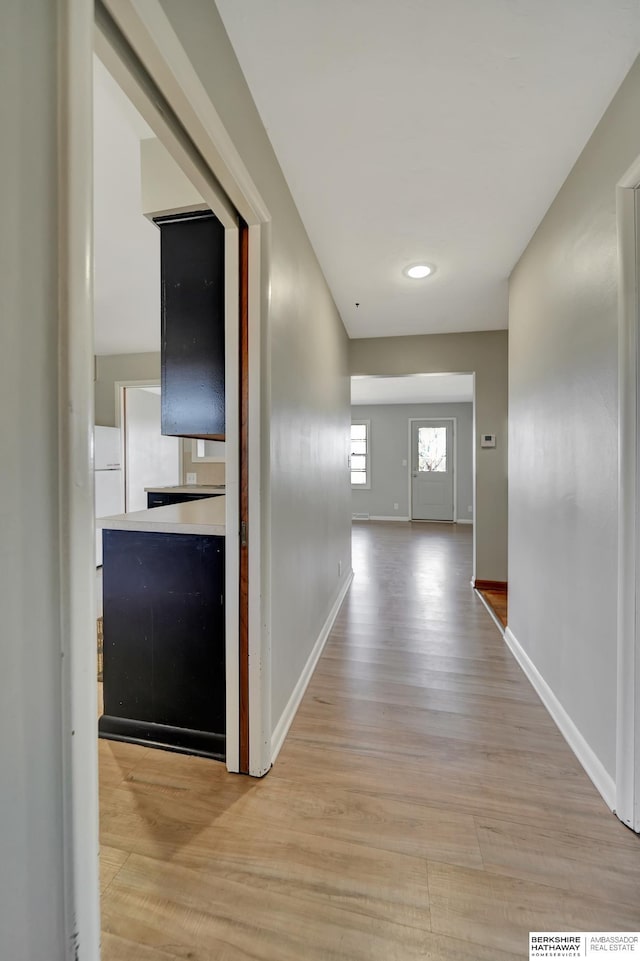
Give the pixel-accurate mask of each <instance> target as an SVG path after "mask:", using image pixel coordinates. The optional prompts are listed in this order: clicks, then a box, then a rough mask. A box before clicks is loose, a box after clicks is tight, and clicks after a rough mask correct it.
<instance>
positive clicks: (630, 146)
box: [509, 62, 640, 777]
mask: <svg viewBox="0 0 640 961" xmlns="http://www.w3.org/2000/svg"><path fill="white" fill-rule="evenodd" d="M639 112H640V63H638V62H636V64H635V65H634V67H633V68H632V70H631V72H630V73H629V75H628V77H627V79H626V80H625V82H624V83H623V85H622V87H621V88H620V91H619V92H618V94H617V95H616V97H615V98H614V100H613V102H612V104H611V106H610V107H609V109H608V110H607V112H606V113H605V115H604V117H603V119H602V121H601V122H600V124H599V125H598V127H597V128H596V130H595V132H594V134H593V136H592V138H591V140H590V141H589V143H588V144H587V146H586V147H585V149H584V152H583V153H582V155H581V157H580V158H579V160H578V162H577V163H576V165H575V167H574V169H573V170H572V172H571V174H570V175H569V177H568V178H567V180H566V182H565V184H564V186H563V187H562V189H561V190H560V192H559V194H558V196H557V197H556V199H555V201H554V203H553V204H552V206H551V208H550V209H549V211H548V213H547V215H546V216H545V218H544V220H543V221H542V223H541V225H540V227H539V228H538V230H537V232H536V234H535V235H534V237H533V239H532V240H531V242H530V244H529V246H528V247H527V249H526V251H525V252H524V254H523V256H522V259H521V260H520V262H519V263H518V265H517V266H516V268H515V270H514V272H513V275H512V277H511V284H510V308H509V309H510V320H509V324H510V333H509V384H510V387H509V411H510V430H509V437H510V442H509V490H510V494H509V625H510V628H511V631H512V633H513V635H514V637H515V638H516V640H517V642H518V643H519V644H520V645H521V647H522V648H523V649H524V651H525V652H526V654H527V655H528V656H529V658H530V659H531V660H532V661H533V664H534V665H535V667H536V668H537V670H538V671H539V673H540V674H541V675H542V677H543V678H544V680H545V681H546V683H547V684H548V685H549V687H550V688H551V690H552V692H553V694H554V695H555V697H556V698H557V699H558V701H559V702H560V705H561V706H562V708H563V709H564V710H565V711H566V712H567V714H568V715H569V717H570V718H571V720H572V721H573V723H574V724H575V725H576V727H577V728H578V730H579V732H580V733H581V735H582V736H583V738H584V739H585V741H586V743H587V745H588V749H589V750H590V751H591V752H593V754H594V755H595V757H596V758H597V760H598V761H599V762H600V764H601V765H602V766H603V767H604V769H605V770H606V772H607V773H608V775H610V776H611V777H614V776H615V748H616V745H615V725H616V591H617V577H616V565H617V556H616V555H617V514H616V512H617V487H618V473H617V432H618V399H617V389H618V383H617V381H618V377H617V295H618V289H617V269H618V268H617V263H618V255H617V240H616V211H615V187H616V183H617V181H618V180H619V179H620V177H621V176H622V175H623V173H624V172H625V171H626V169H627V168H628V167H629V166H630V165H631V163H632V162H633V161H634V160H635V159H636V157H637V156H638V155H639V154H640V124H638V116H639Z"/></svg>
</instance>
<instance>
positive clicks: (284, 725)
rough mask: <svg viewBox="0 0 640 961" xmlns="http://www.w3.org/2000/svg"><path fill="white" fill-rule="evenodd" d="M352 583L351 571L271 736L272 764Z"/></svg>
mask: <svg viewBox="0 0 640 961" xmlns="http://www.w3.org/2000/svg"><path fill="white" fill-rule="evenodd" d="M352 581H353V571H352V570H351V571H349V572H348V573H347V575H346V577H345V578H344V580H343V583H342V586H341V588H340V591H339V593H338V596H337V598H336V600H335V602H334V604H333V607H332V608H331V610H330V611H329V614H328V616H327V619H326V621H325V622H324V624H323V626H322V630H321V631H320V634H319V636H318V640H317V641H316V642H315V644H314V645H313V648H312V650H311V654H310V655H309V659H308V660H307V663H306V664H305V666H304V670H303V672H302V674H301V675H300V678H299V680H298V683H297V684H296V686H295V687H294V689H293V692H292V694H291V697H290V698H289V701H288V703H287V706H286V707H285V709H284V711H283V712H282V714H281V715H280V720H279V721H278V723H277V724H276V726H275V728H274V730H273V734H272V735H271V763H272V764H273V763H274V761H275V759H276V758H277V756H278V754H279V753H280V749H281V747H282V745H283V744H284V739H285V738H286V736H287V732H288V730H289V728H290V727H291V724H292V722H293V719H294V717H295V716H296V711H297V710H298V708H299V706H300V702H301V701H302V698H303V697H304V693H305V691H306V690H307V687H308V685H309V681H310V680H311V677H312V675H313V672H314V670H315V668H316V664H317V663H318V660H319V659H320V655H321V654H322V652H323V650H324V646H325V644H326V643H327V638H328V637H329V634H330V633H331V628H332V627H333V625H334V623H335V619H336V617H337V616H338V611H339V610H340V608H341V607H342V602H343V601H344V599H345V597H346V595H347V591H348V590H349V588H350V587H351V582H352Z"/></svg>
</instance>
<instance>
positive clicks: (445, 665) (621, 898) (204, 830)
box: [100, 523, 640, 961]
mask: <svg viewBox="0 0 640 961" xmlns="http://www.w3.org/2000/svg"><path fill="white" fill-rule="evenodd" d="M471 538H472V531H471V528H470V527H462V526H455V525H454V526H452V525H434V524H392V523H389V524H380V523H379V524H358V525H355V526H354V530H353V567H354V571H355V580H354V582H353V585H352V588H351V590H350V592H349V595H348V596H347V599H346V600H345V603H344V605H343V607H342V609H341V611H340V614H339V616H338V619H337V621H336V624H335V627H334V630H333V631H332V634H331V636H330V639H329V641H328V643H327V646H326V648H325V652H324V654H323V656H322V658H321V660H320V663H319V665H318V668H317V670H316V672H315V675H314V677H313V679H312V681H311V684H310V686H309V689H308V691H307V694H306V696H305V698H304V700H303V703H302V706H301V708H300V710H299V712H298V715H297V717H296V719H295V721H294V724H293V726H292V729H291V732H290V734H289V736H288V738H287V740H286V742H285V745H284V747H283V749H282V752H281V754H280V757H279V758H278V760H277V762H276V765H275V767H274V769H273V771H272V772H271V773H270V774H269V775H268V776H267V777H265V778H263V779H262V780H261V781H255V780H250V779H248V778H241V777H237V776H233V775H228V774H227V773H226V772H225V771H224V769H223V768H222V766H221V765H216V764H212V763H211V762H209V761H205V760H201V759H198V758H190V757H185V756H181V755H170V754H164V753H162V752H157V751H152V750H149V749H144V748H138V747H134V746H130V745H125V744H117V743H114V742H107V741H101V742H100V764H101V767H100V776H101V834H102V844H103V848H102V860H103V901H102V911H103V927H104V931H105V935H104V942H103V958H104V959H105V961H134V959H135V961H176V959H185V958H190V959H192V961H214V959H215V961H248V959H260V961H302V959H304V961H307V959H309V961H414V959H415V961H418V959H421V961H424V959H431V961H507V959H512V958H513V959H515V958H525V957H526V956H527V952H528V932H529V931H530V930H551V931H553V930H556V931H557V930H600V931H607V930H636V931H637V930H639V929H640V839H639V838H637V837H636V836H634V835H633V834H631V832H629V831H628V830H627V829H626V828H625V827H623V826H622V825H621V824H620V822H619V821H617V819H616V818H615V817H614V816H613V815H612V814H611V813H610V812H609V811H608V810H607V809H606V807H605V805H604V803H603V802H602V800H601V799H600V797H599V795H598V794H597V792H596V791H595V788H593V786H592V785H591V782H590V781H589V779H588V778H587V776H586V775H585V774H584V772H583V771H582V768H581V767H580V765H579V764H578V762H577V760H576V759H575V758H574V756H573V754H572V753H571V751H570V749H569V748H568V747H567V745H566V744H565V742H564V740H563V739H562V737H561V735H560V734H559V733H558V731H557V729H556V728H555V725H554V724H553V722H552V721H551V719H550V718H549V716H548V714H547V712H546V710H545V709H544V708H543V707H542V705H541V704H540V702H539V700H538V698H537V695H536V694H535V693H534V691H533V690H532V688H531V687H530V685H529V683H528V681H527V680H526V679H525V677H524V675H523V674H522V672H521V671H520V668H519V667H518V666H517V664H516V662H515V661H514V659H513V657H512V656H511V654H510V652H509V651H508V649H507V648H506V646H505V645H504V642H503V640H502V638H501V636H500V634H499V632H498V630H497V628H496V627H495V625H494V623H493V621H492V620H491V618H490V617H489V615H488V613H487V612H486V610H485V608H484V607H483V605H482V603H481V601H480V600H479V598H477V597H476V596H475V594H474V592H473V591H472V590H471V587H470V578H471ZM142 945H145V946H146V947H142Z"/></svg>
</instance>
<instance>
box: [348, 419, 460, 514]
mask: <svg viewBox="0 0 640 961" xmlns="http://www.w3.org/2000/svg"><path fill="white" fill-rule="evenodd" d="M416 417H419V418H425V419H427V418H447V417H455V418H456V429H455V446H456V476H455V478H454V483H455V485H456V494H457V508H458V510H457V514H458V519H459V520H469V521H471V520H472V519H473V509H472V508H471V509H470V507H471V505H472V504H473V404H468V403H467V404H462V403H456V404H449V403H447V404H372V405H364V404H363V405H358V406H357V407H352V408H351V420H352V421H357V420H360V419H362V420H368V421H370V471H371V488H370V489H369V490H364V489H358V488H352V495H351V497H352V500H351V503H352V509H353V513H354V514H357V513H362V512H364V513H367V514H370V515H371V516H372V517H393V516H394V515H395V516H397V517H399V518H402V517H411V503H410V497H409V476H410V473H409V471H410V467H411V457H410V445H409V419H410V418H416ZM403 461H405V462H406V463H405V464H404V465H403ZM394 504H397V505H398V507H397V509H396V508H395V507H394Z"/></svg>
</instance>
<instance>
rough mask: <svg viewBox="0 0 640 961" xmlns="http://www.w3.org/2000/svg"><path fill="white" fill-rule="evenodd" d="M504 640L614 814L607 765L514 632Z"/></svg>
mask: <svg viewBox="0 0 640 961" xmlns="http://www.w3.org/2000/svg"><path fill="white" fill-rule="evenodd" d="M504 639H505V641H506V642H507V644H508V646H509V648H510V649H511V652H512V654H513V656H514V657H515V659H516V660H517V662H518V664H519V665H520V667H521V668H522V670H523V671H524V673H525V674H526V675H527V677H528V678H529V680H530V681H531V684H532V685H533V687H534V689H535V691H536V693H537V694H538V695H539V697H540V700H541V701H542V703H543V704H544V706H545V707H546V709H547V710H548V712H549V714H550V715H551V717H552V718H553V720H554V721H555V723H556V725H557V727H558V730H559V731H560V733H561V734H562V736H563V737H564V739H565V741H566V742H567V744H568V745H569V747H570V748H571V750H572V751H573V753H574V754H575V756H576V757H577V758H578V760H579V761H580V764H581V765H582V767H583V768H584V769H585V771H586V773H587V774H588V775H589V777H590V779H591V781H592V782H593V784H594V787H595V788H596V789H597V790H598V791H599V793H600V794H601V795H602V797H603V798H604V801H605V803H606V805H607V807H608V808H610V810H611V811H613V810H615V806H616V784H615V780H614V779H613V778H612V777H611V775H610V774H609V772H608V771H607V770H606V769H605V767H604V765H603V764H602V762H601V761H600V759H599V758H598V757H596V755H595V754H594V752H593V749H592V748H591V747H590V746H589V744H588V743H587V742H586V741H585V739H584V737H583V736H582V734H581V733H580V731H579V730H578V728H577V727H576V726H575V724H574V723H573V721H572V720H571V718H570V717H569V715H568V714H567V712H566V711H565V709H564V708H563V706H562V704H561V703H560V701H559V700H558V698H557V697H556V695H555V694H554V693H553V691H552V690H551V688H550V687H549V685H548V684H547V682H546V681H545V679H544V678H543V676H542V674H541V673H540V672H539V670H538V668H537V667H536V666H535V664H534V663H533V661H532V660H531V658H530V657H529V655H528V654H527V653H526V651H525V650H524V648H523V647H522V646H521V645H520V643H519V641H518V640H517V638H516V637H515V636H514V634H513V632H512V630H511V628H509V627H508V628H507V629H506V631H505V632H504Z"/></svg>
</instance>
